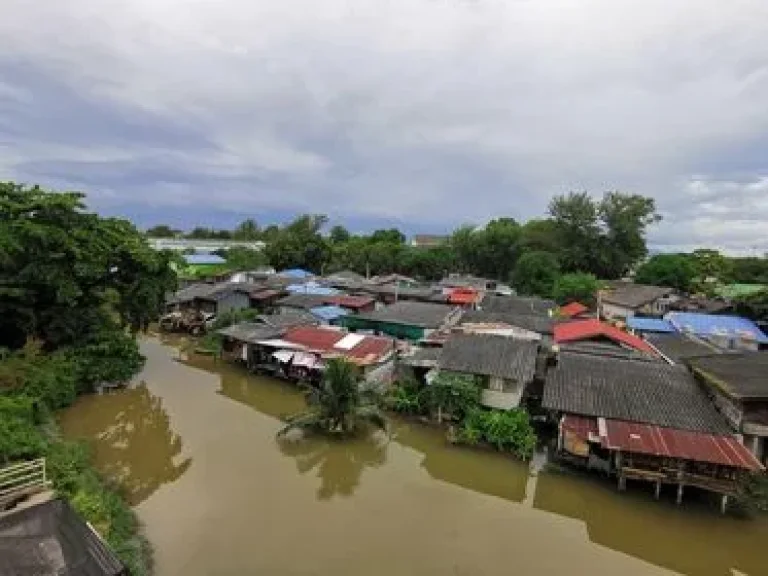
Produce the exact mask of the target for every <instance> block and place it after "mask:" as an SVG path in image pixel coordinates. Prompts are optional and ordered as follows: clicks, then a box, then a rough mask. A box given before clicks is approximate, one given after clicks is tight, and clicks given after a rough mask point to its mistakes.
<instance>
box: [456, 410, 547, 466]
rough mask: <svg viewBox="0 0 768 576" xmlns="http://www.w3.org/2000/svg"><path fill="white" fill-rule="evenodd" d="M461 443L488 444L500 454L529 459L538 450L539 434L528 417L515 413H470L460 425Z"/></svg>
mask: <svg viewBox="0 0 768 576" xmlns="http://www.w3.org/2000/svg"><path fill="white" fill-rule="evenodd" d="M458 440H459V442H463V443H466V444H470V445H474V444H478V443H480V442H486V443H487V444H490V445H491V446H493V447H495V448H496V449H497V450H499V451H501V452H512V453H513V454H514V455H515V456H517V457H518V458H522V459H523V460H527V459H529V458H530V457H531V456H532V455H533V451H534V448H536V434H535V432H534V431H533V427H532V426H531V421H530V418H529V417H528V413H527V412H526V411H525V410H523V409H520V408H518V409H514V410H483V409H480V408H474V409H472V410H470V411H469V412H468V413H467V415H466V417H465V418H464V420H463V421H462V423H461V427H460V428H459V432H458Z"/></svg>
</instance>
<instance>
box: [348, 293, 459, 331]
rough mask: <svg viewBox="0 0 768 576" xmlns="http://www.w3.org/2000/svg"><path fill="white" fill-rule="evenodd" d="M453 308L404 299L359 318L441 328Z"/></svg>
mask: <svg viewBox="0 0 768 576" xmlns="http://www.w3.org/2000/svg"><path fill="white" fill-rule="evenodd" d="M453 310H454V308H453V307H451V306H447V305H445V304H433V303H430V302H410V301H406V300H402V301H399V302H395V303H394V304H392V305H391V306H387V307H386V308H382V309H381V310H376V311H374V312H369V313H367V314H361V315H360V316H358V318H364V319H366V320H372V321H377V322H388V323H391V324H402V325H406V326H417V327H421V328H439V327H440V326H442V325H443V324H444V323H445V322H446V320H447V319H448V317H449V315H450V314H451V312H453Z"/></svg>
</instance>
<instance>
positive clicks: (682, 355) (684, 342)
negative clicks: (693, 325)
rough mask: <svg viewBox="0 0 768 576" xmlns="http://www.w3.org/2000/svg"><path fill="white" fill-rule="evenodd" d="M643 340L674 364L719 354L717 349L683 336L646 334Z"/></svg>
mask: <svg viewBox="0 0 768 576" xmlns="http://www.w3.org/2000/svg"><path fill="white" fill-rule="evenodd" d="M645 339H646V340H647V341H648V342H650V343H651V344H652V345H653V346H654V347H655V348H656V349H657V350H658V351H659V352H661V353H662V354H664V356H666V357H667V358H669V359H670V360H672V361H673V362H675V363H677V362H682V361H684V360H687V359H688V358H695V357H697V356H710V355H712V354H718V353H719V352H720V350H719V349H718V348H716V347H714V346H711V345H709V344H707V343H706V342H702V341H700V340H694V339H693V338H691V337H689V336H687V335H685V334H646V336H645Z"/></svg>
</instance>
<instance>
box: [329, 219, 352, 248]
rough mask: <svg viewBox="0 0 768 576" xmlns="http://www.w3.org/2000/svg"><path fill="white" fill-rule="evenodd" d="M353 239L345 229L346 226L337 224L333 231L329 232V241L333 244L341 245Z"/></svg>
mask: <svg viewBox="0 0 768 576" xmlns="http://www.w3.org/2000/svg"><path fill="white" fill-rule="evenodd" d="M350 237H351V234H350V233H349V230H347V229H346V228H344V226H341V225H339V224H337V225H336V226H334V227H333V228H331V230H330V231H329V232H328V239H329V240H330V241H331V243H332V244H341V243H343V242H348V241H349V239H350Z"/></svg>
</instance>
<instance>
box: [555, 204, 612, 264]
mask: <svg viewBox="0 0 768 576" xmlns="http://www.w3.org/2000/svg"><path fill="white" fill-rule="evenodd" d="M549 214H550V215H551V216H552V219H553V220H554V225H555V230H556V233H557V238H558V244H559V250H560V252H559V257H560V258H559V259H560V264H561V265H562V267H563V269H564V270H565V271H567V272H577V271H579V270H593V269H595V268H596V261H597V254H596V252H597V250H596V248H597V246H598V245H599V244H600V221H599V214H598V207H597V205H596V203H595V201H594V200H593V199H592V197H591V196H590V195H589V194H588V193H587V192H580V193H575V192H571V193H570V194H568V195H567V196H556V197H555V198H553V199H552V201H551V202H550V204H549Z"/></svg>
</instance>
